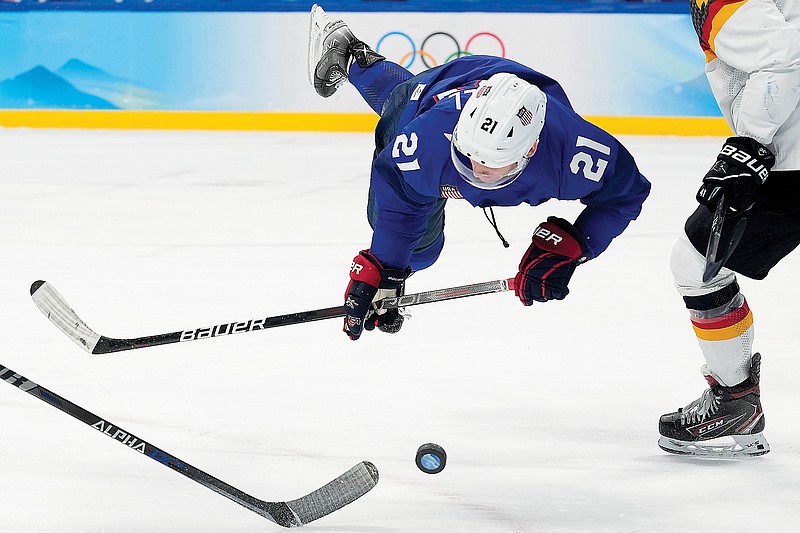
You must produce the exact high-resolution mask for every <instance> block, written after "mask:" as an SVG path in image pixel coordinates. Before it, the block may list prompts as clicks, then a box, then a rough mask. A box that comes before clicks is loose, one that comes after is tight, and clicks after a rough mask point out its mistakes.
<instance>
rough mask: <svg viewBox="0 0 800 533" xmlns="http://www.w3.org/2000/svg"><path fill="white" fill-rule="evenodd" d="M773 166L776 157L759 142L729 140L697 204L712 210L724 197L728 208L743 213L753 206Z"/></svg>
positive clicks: (708, 175)
mask: <svg viewBox="0 0 800 533" xmlns="http://www.w3.org/2000/svg"><path fill="white" fill-rule="evenodd" d="M774 164H775V156H774V155H772V152H770V151H769V150H768V149H767V148H765V147H764V146H763V145H762V144H761V143H759V142H758V141H756V140H754V139H750V138H748V137H730V138H728V140H726V141H725V144H724V145H723V146H722V150H720V152H719V155H718V156H717V160H716V162H715V163H714V165H713V166H712V167H711V170H709V171H708V173H707V174H706V175H705V177H704V178H703V185H701V186H700V190H699V191H697V201H698V202H700V203H701V204H703V205H705V206H708V208H709V209H711V210H712V211H713V210H714V209H715V208H716V205H717V202H719V199H720V197H721V195H723V194H724V195H725V202H726V203H727V205H728V209H730V210H731V212H733V213H743V212H744V211H747V210H748V209H750V208H751V207H753V203H754V202H755V201H756V195H757V194H758V190H759V189H760V188H761V186H762V185H763V184H764V182H765V181H766V180H767V177H768V176H769V171H770V169H772V166H773V165H774Z"/></svg>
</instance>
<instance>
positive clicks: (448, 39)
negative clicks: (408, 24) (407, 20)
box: [375, 31, 506, 68]
mask: <svg viewBox="0 0 800 533" xmlns="http://www.w3.org/2000/svg"><path fill="white" fill-rule="evenodd" d="M398 40H399V42H403V41H406V42H407V45H399V46H400V47H401V48H400V49H401V50H405V54H403V53H402V52H400V53H398V54H397V55H398V56H400V59H399V60H397V61H396V63H399V64H400V65H402V66H403V67H405V68H410V67H411V65H413V64H414V61H416V59H417V57H419V58H420V60H422V63H423V64H424V65H425V67H427V68H432V67H436V66H438V65H443V64H444V63H447V62H448V61H451V60H453V59H455V58H457V57H461V56H469V55H473V54H475V53H490V54H491V55H495V56H500V57H506V45H505V43H504V42H503V40H502V39H501V38H500V37H499V36H498V35H497V34H495V33H492V32H489V31H481V32H478V33H476V34H474V35H473V36H472V37H470V38H469V39H467V41H466V44H465V45H464V48H461V43H460V42H459V41H458V39H456V38H455V36H454V35H453V34H451V33H447V32H446V31H435V32H433V33H429V34H428V36H427V37H425V38H424V39H423V40H422V42H421V43H420V45H419V48H417V44H416V43H415V42H414V39H412V38H411V36H410V35H409V34H407V33H405V32H402V31H390V32H387V33H385V34H384V35H383V37H381V38H380V39H378V44H377V45H376V46H375V51H376V52H378V53H379V54H381V53H382V52H381V47H383V48H384V49H386V48H390V47H391V49H392V50H393V51H396V50H397V49H398ZM478 42H481V43H482V44H483V45H484V46H482V48H485V44H486V43H488V44H489V46H490V47H491V50H492V51H491V52H473V51H471V50H472V49H475V45H476V44H477V43H478ZM498 48H499V50H498ZM498 52H499V53H498ZM382 55H384V56H387V57H389V56H388V55H387V54H386V53H385V52H384V53H382ZM437 59H441V61H438V60H437Z"/></svg>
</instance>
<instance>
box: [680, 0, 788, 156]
mask: <svg viewBox="0 0 800 533" xmlns="http://www.w3.org/2000/svg"><path fill="white" fill-rule="evenodd" d="M702 4H703V5H702V7H700V6H698V5H697V4H696V3H695V2H692V4H691V5H692V10H693V15H694V17H693V18H694V19H695V20H696V25H695V29H696V30H697V32H698V36H699V38H700V43H701V46H702V47H703V48H704V50H705V53H706V59H707V61H708V62H709V64H708V67H707V69H708V70H709V71H710V72H713V70H714V69H715V68H724V67H722V66H716V64H715V63H714V60H715V59H716V58H719V59H720V60H721V61H722V62H724V63H726V64H728V65H730V66H732V67H734V68H736V69H738V70H740V71H742V72H745V73H747V74H748V79H747V82H746V84H745V86H744V89H743V90H742V91H741V93H740V94H738V95H735V96H734V97H733V100H732V101H731V102H730V113H731V121H732V123H733V127H734V130H735V133H736V135H737V136H741V137H748V138H751V139H755V140H756V141H758V142H759V143H761V144H762V145H764V144H769V143H771V142H772V138H773V136H774V135H775V132H776V131H777V130H778V128H780V127H781V125H783V123H784V122H785V121H786V119H787V118H788V117H789V115H790V114H791V113H792V112H793V111H794V110H795V108H796V107H797V104H798V101H800V91H798V87H800V30H798V29H797V28H796V27H795V26H793V25H792V24H790V23H789V22H787V21H786V19H785V18H784V17H783V15H782V14H781V13H780V11H778V8H777V7H776V5H775V3H774V2H773V1H772V0H746V1H743V2H730V1H724V0H712V1H710V2H706V3H702ZM710 76H711V74H710ZM723 90H724V88H715V91H717V92H719V91H723ZM729 97H730V95H726V94H722V93H720V94H717V99H718V101H720V102H721V104H722V101H724V100H725V99H726V98H729ZM722 105H724V104H722Z"/></svg>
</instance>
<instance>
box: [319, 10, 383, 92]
mask: <svg viewBox="0 0 800 533" xmlns="http://www.w3.org/2000/svg"><path fill="white" fill-rule="evenodd" d="M384 59H386V58H385V57H383V56H382V55H380V54H378V53H377V52H375V51H374V50H373V49H372V48H370V47H369V46H367V45H366V44H365V43H363V42H362V41H360V40H358V39H357V38H356V37H355V35H353V32H352V31H350V28H348V27H347V24H345V23H344V21H341V20H331V19H330V17H328V15H327V14H326V13H325V11H324V10H323V9H322V8H321V7H320V6H319V5H317V4H314V5H313V6H312V7H311V19H310V23H309V29H308V80H309V81H310V82H311V85H313V86H314V90H316V91H317V94H319V95H320V96H322V97H324V98H328V97H329V96H332V95H333V93H335V92H336V90H337V89H338V88H339V87H341V86H342V85H344V84H345V83H346V82H347V71H348V69H349V67H350V64H351V63H352V62H353V61H355V62H357V63H358V64H359V65H360V66H361V67H363V68H367V67H369V66H371V65H374V64H375V63H377V62H378V61H383V60H384Z"/></svg>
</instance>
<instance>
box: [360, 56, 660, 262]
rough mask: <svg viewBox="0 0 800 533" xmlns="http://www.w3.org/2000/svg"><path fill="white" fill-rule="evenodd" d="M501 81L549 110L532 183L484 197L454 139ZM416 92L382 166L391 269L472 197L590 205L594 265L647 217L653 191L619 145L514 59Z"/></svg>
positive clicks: (428, 79) (443, 75)
mask: <svg viewBox="0 0 800 533" xmlns="http://www.w3.org/2000/svg"><path fill="white" fill-rule="evenodd" d="M498 72H510V73H512V74H515V75H517V76H519V77H520V78H522V79H524V80H526V81H528V82H529V83H533V84H535V85H536V86H538V87H539V88H540V89H541V90H542V91H543V92H544V93H545V94H546V95H547V111H546V115H545V122H544V128H543V130H542V132H541V136H540V138H539V146H538V149H537V151H536V153H535V154H534V155H533V157H532V158H531V159H530V162H529V163H528V165H527V167H525V169H524V171H523V172H522V174H520V176H519V177H518V178H517V179H516V180H515V181H513V182H512V183H511V184H509V185H507V186H505V187H503V188H500V189H495V190H484V189H479V188H477V187H475V186H473V185H471V184H470V183H469V182H467V181H466V180H465V179H464V178H463V177H462V176H461V175H460V174H459V173H458V171H457V170H456V169H455V167H454V166H453V163H452V161H451V157H450V139H451V136H452V133H453V130H454V129H455V125H456V122H457V121H458V118H459V114H460V112H461V109H462V108H463V106H464V103H465V102H466V101H467V99H469V98H470V97H471V96H472V94H473V93H474V92H475V90H476V87H477V83H478V81H480V80H485V79H488V78H489V77H490V76H491V75H492V74H496V73H498ZM411 83H413V88H411V87H409V89H410V90H409V94H410V96H409V97H408V99H407V100H406V101H404V102H403V103H402V104H401V105H400V106H398V109H397V110H396V112H397V113H400V114H399V120H397V126H396V128H395V130H396V131H393V132H391V133H393V134H394V133H396V135H395V137H394V141H393V142H390V143H387V145H386V146H385V148H383V150H381V151H380V152H379V153H377V154H376V155H375V158H374V160H373V164H372V172H371V178H370V179H371V181H370V186H371V188H372V190H373V194H374V198H375V206H376V209H377V215H376V217H375V220H374V221H373V230H374V233H373V237H372V244H371V247H370V249H371V251H372V253H373V254H374V255H375V256H376V257H377V258H378V259H379V260H380V261H381V262H382V263H383V264H384V265H390V266H393V267H399V268H403V267H404V266H406V265H408V264H409V260H410V258H411V254H412V252H413V250H414V247H415V245H416V244H417V242H418V241H419V240H420V238H421V237H422V235H423V234H424V232H425V228H426V223H427V219H428V216H429V215H430V214H431V213H432V212H433V210H434V208H435V207H436V204H437V201H438V200H439V199H440V198H443V197H463V198H464V199H465V200H466V201H468V202H469V203H470V204H472V205H473V206H477V207H493V206H515V205H519V204H521V203H527V204H530V205H539V204H541V203H543V202H546V201H547V200H549V199H552V198H556V199H560V200H580V201H581V202H582V203H583V204H584V205H585V206H586V207H585V208H584V210H583V211H582V212H581V214H580V216H579V217H578V219H577V220H576V221H575V226H576V227H577V228H578V230H580V232H581V233H582V234H583V235H584V236H585V237H586V240H587V243H588V246H589V248H590V251H591V254H592V256H593V257H596V256H598V255H599V254H601V253H602V252H603V251H604V250H605V249H606V248H607V247H608V245H609V243H610V242H611V240H612V239H613V238H614V237H616V236H617V235H619V234H621V233H622V232H623V231H624V230H625V228H626V227H627V226H628V224H629V223H630V221H631V220H633V219H635V218H636V217H637V216H638V215H639V213H640V212H641V208H642V203H643V202H644V200H645V199H646V198H647V196H648V194H649V191H650V183H649V182H648V181H647V180H646V179H645V177H644V176H642V174H641V173H640V172H639V170H638V168H637V167H636V163H635V162H634V160H633V157H632V156H631V155H630V153H628V151H627V150H626V149H625V148H624V147H623V146H622V145H621V144H620V143H619V141H617V140H616V139H615V138H614V137H612V136H611V135H610V134H608V133H606V132H605V131H603V130H602V129H600V128H598V127H597V126H594V125H593V124H591V123H589V122H587V121H586V120H584V119H583V118H581V117H580V116H579V115H578V114H577V113H576V112H575V111H574V110H573V109H572V106H571V104H570V102H569V99H568V98H567V96H566V94H565V93H564V90H563V89H562V88H561V86H560V85H559V84H558V82H556V81H555V80H553V79H551V78H549V77H547V76H545V75H543V74H540V73H539V72H536V71H534V70H532V69H530V68H528V67H526V66H524V65H521V64H519V63H516V62H514V61H511V60H508V59H503V58H498V57H489V56H468V57H463V58H459V59H456V60H454V61H451V62H449V63H446V64H444V65H442V66H440V67H437V68H434V69H431V70H429V71H426V72H424V73H422V74H420V75H418V76H415V77H414V78H413V79H412V80H411ZM403 106H404V107H403ZM387 111H388V112H391V111H392V110H385V111H384V114H385V113H386V112H387ZM542 219H544V217H542ZM538 222H539V221H538V220H537V221H535V222H533V223H532V224H531V229H533V228H534V227H535V224H536V223H538Z"/></svg>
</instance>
